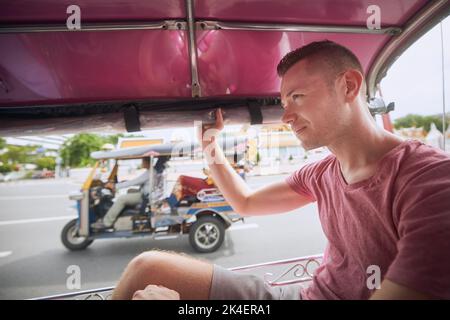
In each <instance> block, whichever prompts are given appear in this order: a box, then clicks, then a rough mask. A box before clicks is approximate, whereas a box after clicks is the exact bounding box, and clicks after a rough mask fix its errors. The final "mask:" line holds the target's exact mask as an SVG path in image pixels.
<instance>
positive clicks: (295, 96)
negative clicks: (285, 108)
mask: <svg viewBox="0 0 450 320" xmlns="http://www.w3.org/2000/svg"><path fill="white" fill-rule="evenodd" d="M303 97H304V95H303V94H294V95H292V99H293V100H297V99H299V98H303Z"/></svg>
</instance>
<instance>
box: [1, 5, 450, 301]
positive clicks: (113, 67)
mask: <svg viewBox="0 0 450 320" xmlns="http://www.w3.org/2000/svg"><path fill="white" fill-rule="evenodd" d="M78 3H80V4H81V7H82V8H84V7H85V8H88V9H86V10H84V11H83V24H82V28H81V29H76V28H75V29H71V30H69V29H68V28H67V26H66V19H67V15H66V8H67V6H68V5H69V4H70V1H59V0H58V1H57V0H50V1H47V2H46V3H45V5H42V4H41V3H37V2H30V3H28V5H27V6H26V7H25V6H22V5H21V2H18V1H14V0H10V1H3V4H2V12H1V13H0V21H1V27H0V46H1V47H2V51H1V53H0V88H1V90H0V115H1V118H0V134H2V135H7V136H14V135H24V134H27V135H33V134H35V135H37V134H43V133H45V134H55V133H59V132H77V131H80V130H89V129H92V128H95V129H97V130H103V131H125V130H126V131H129V132H133V131H139V130H143V129H156V128H161V127H175V126H178V127H179V126H190V125H192V123H193V121H197V120H202V121H204V122H210V121H212V120H213V119H212V117H211V111H212V110H214V109H215V108H216V107H217V106H221V107H222V108H224V109H225V110H226V123H227V124H234V123H239V124H242V123H249V124H262V123H276V122H279V119H280V116H281V108H279V103H280V100H279V84H280V80H279V78H278V77H277V75H276V71H275V66H276V64H277V63H278V61H279V60H280V59H281V57H283V56H284V54H286V53H287V52H289V51H290V50H292V49H294V48H297V47H299V46H302V45H304V44H307V43H310V42H312V41H316V40H322V39H325V38H326V39H329V40H333V41H336V42H338V43H341V44H343V45H345V46H347V47H348V48H349V49H351V50H352V51H353V52H354V53H355V54H356V55H357V56H358V58H359V59H360V60H361V63H362V65H363V68H364V71H365V73H366V79H367V97H368V103H369V108H370V110H371V111H372V114H373V115H375V114H382V115H383V117H385V116H386V114H387V112H389V111H390V110H392V109H393V107H394V105H393V104H387V103H385V102H384V101H383V99H382V98H381V97H380V96H379V94H378V92H377V90H378V85H379V84H380V82H381V80H382V78H383V77H384V76H385V75H386V73H387V71H388V69H389V67H390V66H391V65H392V64H393V63H394V62H395V60H396V59H397V58H398V57H399V56H400V55H401V54H402V53H403V52H404V51H405V50H406V49H407V48H408V47H409V46H410V45H411V44H412V43H414V42H415V41H416V40H417V39H419V38H420V37H421V36H422V35H423V34H425V33H426V32H427V31H428V30H430V29H431V28H432V27H433V26H435V25H436V24H438V23H439V22H440V21H441V20H442V19H443V18H445V17H446V16H448V15H449V13H450V2H449V1H447V0H436V1H426V0H398V1H391V0H376V1H368V0H355V1H350V2H346V1H334V0H318V1H300V0H290V1H283V2H282V3H281V2H279V1H275V0H255V1H248V0H230V1H225V2H224V1H219V0H210V1H199V0H197V1H195V0H185V1H184V0H169V1H164V3H163V2H160V1H144V0H136V1H131V2H129V3H124V2H123V1H119V0H117V1H116V0H110V1H108V6H105V3H104V1H98V2H95V3H92V2H89V1H87V0H86V1H84V0H79V1H78ZM370 5H376V6H377V7H378V8H379V9H380V10H381V12H382V20H381V21H382V26H381V27H379V28H370V26H369V25H368V24H367V18H368V16H369V15H370V11H368V9H369V6H370ZM55 43H57V44H58V45H57V46H55ZM156 43H157V44H158V45H155V44H156ZM261 53H264V54H261ZM75 70H76V72H74V71H75ZM91 182H92V181H91ZM91 182H90V183H88V184H85V186H83V192H88V189H89V186H90V184H91ZM84 223H86V222H84ZM320 260H321V256H320V255H318V256H313V257H301V258H295V259H292V260H286V261H274V262H271V263H263V264H260V265H252V266H246V267H242V268H235V270H236V271H239V270H243V269H252V270H256V269H257V268H259V267H264V268H265V267H269V268H274V267H275V266H279V265H281V264H283V263H291V264H292V263H293V264H294V267H291V268H289V269H288V271H289V273H291V274H292V275H293V277H294V278H295V281H299V282H302V281H306V280H308V281H309V280H310V279H311V277H309V272H306V273H305V272H299V270H307V269H308V267H307V266H305V262H306V264H308V262H310V261H317V262H318V263H320ZM311 264H313V263H311ZM311 264H310V265H311ZM300 265H301V267H300ZM238 269H239V270H238ZM282 274H284V273H282ZM305 274H306V277H305ZM268 283H269V284H271V285H282V284H283V282H279V281H278V280H277V281H274V280H268ZM111 289H112V288H103V289H98V290H94V291H89V292H84V293H79V294H80V295H81V294H84V295H85V296H86V295H88V296H89V297H91V298H96V297H97V298H98V297H99V296H96V294H97V293H100V292H104V291H108V290H111ZM73 296H74V295H73V294H71V295H60V296H58V297H47V298H73ZM100 297H101V298H103V297H102V296H100Z"/></svg>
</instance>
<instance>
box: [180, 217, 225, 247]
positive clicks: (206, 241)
mask: <svg viewBox="0 0 450 320" xmlns="http://www.w3.org/2000/svg"><path fill="white" fill-rule="evenodd" d="M224 237H225V227H224V224H223V222H222V221H221V220H220V219H218V218H216V217H212V216H205V217H201V218H200V219H198V220H197V222H195V223H194V224H193V225H192V227H191V229H190V231H189V242H190V243H191V246H192V247H193V248H194V250H196V251H198V252H201V253H208V252H214V251H216V250H217V249H218V248H219V247H220V246H221V245H222V242H223V239H224Z"/></svg>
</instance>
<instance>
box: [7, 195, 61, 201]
mask: <svg viewBox="0 0 450 320" xmlns="http://www.w3.org/2000/svg"><path fill="white" fill-rule="evenodd" d="M55 198H67V199H69V196H68V195H67V194H47V195H45V196H3V197H0V201H2V200H3V201H4V200H32V199H33V200H34V199H55Z"/></svg>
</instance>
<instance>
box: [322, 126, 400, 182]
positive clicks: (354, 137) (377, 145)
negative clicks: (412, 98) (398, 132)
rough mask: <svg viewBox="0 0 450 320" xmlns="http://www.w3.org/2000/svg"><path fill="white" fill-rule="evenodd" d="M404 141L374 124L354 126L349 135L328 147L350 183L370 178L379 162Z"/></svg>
mask: <svg viewBox="0 0 450 320" xmlns="http://www.w3.org/2000/svg"><path fill="white" fill-rule="evenodd" d="M401 142H402V139H401V138H399V137H397V136H395V135H393V134H392V133H389V132H387V131H386V130H384V129H382V128H380V127H378V126H377V125H376V124H375V123H374V122H370V123H368V122H365V123H363V124H362V125H360V126H357V125H356V126H354V127H353V128H352V130H351V131H349V132H348V133H347V134H345V135H343V136H341V137H339V138H338V139H336V141H333V143H331V144H330V145H328V149H329V150H330V151H331V152H332V153H333V154H334V155H335V156H336V158H337V159H338V161H339V164H340V167H341V171H342V174H343V175H344V177H346V180H347V181H349V180H350V181H349V183H352V181H351V180H354V177H353V175H354V174H356V176H357V177H356V180H359V179H358V177H359V178H363V177H364V176H370V175H371V174H372V173H373V172H372V171H374V170H375V169H376V167H377V165H378V161H379V160H380V159H381V158H382V157H383V156H384V155H385V154H386V153H387V152H389V151H390V150H392V149H393V148H394V147H396V146H397V145H399V144H400V143H401Z"/></svg>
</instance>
